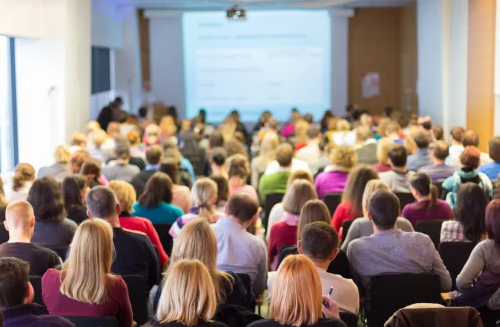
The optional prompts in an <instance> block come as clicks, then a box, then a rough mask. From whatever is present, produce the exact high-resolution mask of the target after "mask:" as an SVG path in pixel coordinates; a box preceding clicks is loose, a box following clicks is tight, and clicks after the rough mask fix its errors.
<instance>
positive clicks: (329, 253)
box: [300, 221, 339, 262]
mask: <svg viewBox="0 0 500 327" xmlns="http://www.w3.org/2000/svg"><path fill="white" fill-rule="evenodd" d="M338 246H339V236H338V234H337V231H335V229H334V228H333V227H332V224H331V223H327V222H324V221H316V222H312V223H309V224H307V225H305V226H304V229H302V231H301V232H300V250H301V251H302V253H303V254H304V255H305V256H306V257H308V258H309V259H311V260H312V261H319V262H324V261H327V260H330V261H331V260H333V257H334V255H336V254H337V248H338Z"/></svg>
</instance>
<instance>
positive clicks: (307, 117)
mask: <svg viewBox="0 0 500 327" xmlns="http://www.w3.org/2000/svg"><path fill="white" fill-rule="evenodd" d="M304 120H305V121H306V122H307V123H308V124H312V123H313V121H314V117H313V115H312V114H309V113H307V114H305V115H304Z"/></svg>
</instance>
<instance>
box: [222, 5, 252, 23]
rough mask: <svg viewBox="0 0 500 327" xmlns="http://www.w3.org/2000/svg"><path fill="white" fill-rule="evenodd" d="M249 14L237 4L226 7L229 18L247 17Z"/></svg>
mask: <svg viewBox="0 0 500 327" xmlns="http://www.w3.org/2000/svg"><path fill="white" fill-rule="evenodd" d="M246 15H247V11H246V10H245V9H243V8H241V7H238V6H237V5H235V6H234V7H231V8H228V9H226V16H227V18H228V19H234V20H238V19H245V18H246Z"/></svg>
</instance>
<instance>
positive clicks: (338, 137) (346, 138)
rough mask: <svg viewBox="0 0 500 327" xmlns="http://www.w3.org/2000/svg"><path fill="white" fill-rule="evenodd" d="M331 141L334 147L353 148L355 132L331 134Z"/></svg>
mask: <svg viewBox="0 0 500 327" xmlns="http://www.w3.org/2000/svg"><path fill="white" fill-rule="evenodd" d="M332 141H333V143H335V145H336V146H339V145H347V146H355V145H356V131H350V132H335V133H333V134H332Z"/></svg>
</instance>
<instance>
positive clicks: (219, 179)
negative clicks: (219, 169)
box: [209, 174, 229, 203]
mask: <svg viewBox="0 0 500 327" xmlns="http://www.w3.org/2000/svg"><path fill="white" fill-rule="evenodd" d="M209 178H210V179H211V180H213V181H214V182H215V183H216V184H217V203H219V202H222V201H227V199H228V198H229V184H228V182H227V178H226V177H224V176H223V175H221V174H212V175H210V177H209Z"/></svg>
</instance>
